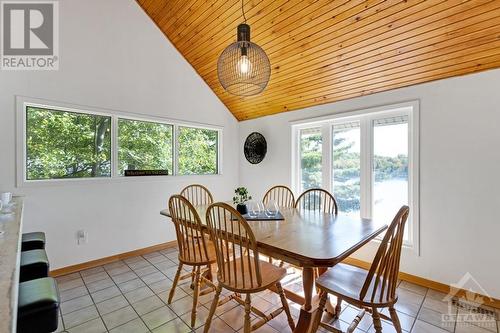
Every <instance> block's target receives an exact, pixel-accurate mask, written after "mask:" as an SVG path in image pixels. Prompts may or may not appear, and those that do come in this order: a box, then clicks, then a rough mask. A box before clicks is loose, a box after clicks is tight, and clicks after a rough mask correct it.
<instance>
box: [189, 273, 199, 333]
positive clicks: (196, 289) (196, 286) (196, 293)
mask: <svg viewBox="0 0 500 333" xmlns="http://www.w3.org/2000/svg"><path fill="white" fill-rule="evenodd" d="M195 269H196V272H195V275H194V292H193V309H192V310H191V327H194V324H195V323H196V312H197V309H198V296H199V294H200V285H201V267H199V266H198V267H196V268H195Z"/></svg>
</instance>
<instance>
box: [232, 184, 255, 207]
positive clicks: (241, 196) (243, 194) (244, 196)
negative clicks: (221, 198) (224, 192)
mask: <svg viewBox="0 0 500 333" xmlns="http://www.w3.org/2000/svg"><path fill="white" fill-rule="evenodd" d="M234 193H235V194H236V196H234V197H233V203H234V204H235V205H239V204H243V203H245V202H247V201H248V200H252V196H250V195H248V190H247V188H246V187H238V188H237V189H235V190H234Z"/></svg>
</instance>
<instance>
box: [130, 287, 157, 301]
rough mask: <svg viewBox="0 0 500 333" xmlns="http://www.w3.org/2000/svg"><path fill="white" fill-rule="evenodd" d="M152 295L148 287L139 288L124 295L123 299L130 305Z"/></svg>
mask: <svg viewBox="0 0 500 333" xmlns="http://www.w3.org/2000/svg"><path fill="white" fill-rule="evenodd" d="M153 295H154V292H152V291H151V289H149V288H148V287H141V288H138V289H135V290H132V291H129V292H128V293H125V294H124V296H125V298H126V299H127V300H128V301H129V302H130V303H135V302H138V301H140V300H143V299H145V298H148V297H150V296H153Z"/></svg>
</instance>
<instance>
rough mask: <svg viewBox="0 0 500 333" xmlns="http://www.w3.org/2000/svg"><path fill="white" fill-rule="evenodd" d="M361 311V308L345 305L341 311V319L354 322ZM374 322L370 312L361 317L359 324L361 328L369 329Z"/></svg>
mask: <svg viewBox="0 0 500 333" xmlns="http://www.w3.org/2000/svg"><path fill="white" fill-rule="evenodd" d="M358 313H359V309H357V308H354V307H351V306H345V307H344V308H343V310H342V312H341V313H340V319H341V320H343V321H345V322H346V323H352V321H353V320H354V318H356V316H357V315H358ZM372 324H373V321H372V317H371V316H370V314H369V313H365V315H364V316H363V319H361V322H360V323H359V324H358V328H359V329H361V330H364V331H366V330H367V329H369V328H370V326H371V325H372Z"/></svg>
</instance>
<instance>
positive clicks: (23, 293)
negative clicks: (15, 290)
mask: <svg viewBox="0 0 500 333" xmlns="http://www.w3.org/2000/svg"><path fill="white" fill-rule="evenodd" d="M59 304H60V299H59V291H58V289H57V284H56V281H55V280H54V279H53V278H50V277H48V278H42V279H36V280H31V281H27V282H22V283H20V284H19V301H18V313H17V332H18V333H32V332H33V333H35V332H36V333H48V332H54V331H55V330H57V325H58V315H59Z"/></svg>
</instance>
